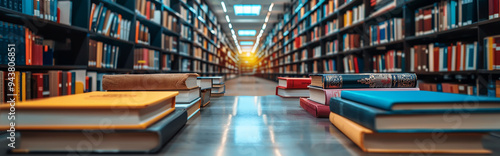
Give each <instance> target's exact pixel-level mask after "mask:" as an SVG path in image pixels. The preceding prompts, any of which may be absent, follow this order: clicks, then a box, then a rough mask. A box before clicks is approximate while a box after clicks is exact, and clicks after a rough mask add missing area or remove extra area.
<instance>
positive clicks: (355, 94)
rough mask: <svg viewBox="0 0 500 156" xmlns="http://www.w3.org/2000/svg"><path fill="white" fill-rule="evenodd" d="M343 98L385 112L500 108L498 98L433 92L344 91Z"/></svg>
mask: <svg viewBox="0 0 500 156" xmlns="http://www.w3.org/2000/svg"><path fill="white" fill-rule="evenodd" d="M443 88H445V86H443ZM443 91H444V89H443ZM341 97H342V98H343V99H347V100H351V101H355V102H359V103H362V104H365V105H369V106H372V107H376V108H379V109H383V110H433V109H434V110H435V109H440V110H441V109H444V110H447V109H451V108H455V107H454V105H455V104H463V106H464V107H466V106H468V105H471V104H474V109H480V108H485V109H486V108H490V109H498V108H500V99H498V98H491V97H482V96H469V95H461V94H452V93H442V92H431V91H404V92H400V91H343V92H342V95H341ZM430 104H432V105H430ZM459 106H460V105H459ZM464 109H467V107H466V108H464ZM469 109H472V108H469Z"/></svg>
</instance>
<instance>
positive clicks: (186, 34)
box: [181, 24, 193, 40]
mask: <svg viewBox="0 0 500 156" xmlns="http://www.w3.org/2000/svg"><path fill="white" fill-rule="evenodd" d="M191 34H193V32H192V31H191V28H190V27H188V26H185V25H184V24H181V37H183V38H185V39H187V40H191V36H192V35H191Z"/></svg>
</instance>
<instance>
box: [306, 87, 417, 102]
mask: <svg viewBox="0 0 500 156" xmlns="http://www.w3.org/2000/svg"><path fill="white" fill-rule="evenodd" d="M349 90H350V91H361V90H369V91H409V90H413V91H415V90H420V89H419V88H359V89H322V88H319V87H314V86H310V87H309V93H310V97H311V98H310V99H311V100H313V101H315V102H318V103H320V104H323V105H327V106H328V105H330V99H331V98H335V97H340V96H341V93H342V91H349Z"/></svg>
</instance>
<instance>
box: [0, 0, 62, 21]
mask: <svg viewBox="0 0 500 156" xmlns="http://www.w3.org/2000/svg"><path fill="white" fill-rule="evenodd" d="M63 3H66V4H68V2H64V1H58V0H51V1H48V0H41V1H38V0H36V1H26V0H3V2H0V6H1V7H4V8H7V9H11V10H14V11H17V12H21V13H24V14H27V15H31V16H35V17H38V18H41V19H45V20H49V21H53V22H57V21H58V20H59V16H60V15H61V12H58V9H59V8H62V7H61V4H63ZM62 6H67V5H62ZM64 13H65V12H64Z"/></svg>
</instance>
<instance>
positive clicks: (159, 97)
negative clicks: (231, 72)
mask: <svg viewBox="0 0 500 156" xmlns="http://www.w3.org/2000/svg"><path fill="white" fill-rule="evenodd" d="M177 95H178V92H172V91H141V92H134V91H127V92H124V91H120V92H91V93H82V94H76V95H67V96H60V97H52V98H45V99H40V100H30V101H25V102H17V103H16V109H15V110H16V112H15V114H12V113H11V111H10V110H11V105H10V104H9V103H7V104H2V105H0V115H2V116H5V118H0V129H3V130H7V132H8V134H9V135H14V136H15V137H19V136H22V137H20V138H18V139H20V140H15V141H16V144H15V146H16V147H15V148H13V149H12V152H15V153H39V152H68V153H72V152H75V153H80V152H89V153H121V152H125V153H129V152H134V153H135V152H139V153H154V152H158V151H159V149H161V147H162V146H164V145H165V144H166V142H167V141H168V140H170V139H171V138H172V137H173V136H174V135H175V134H176V133H177V132H178V131H179V130H180V129H181V128H182V127H183V126H184V125H185V124H186V122H187V113H186V111H185V110H182V109H180V110H176V109H175V107H174V106H175V97H176V96H177ZM61 117H64V118H61ZM14 118H15V123H14V120H9V119H14ZM14 124H15V127H14V126H13V125H14ZM9 130H10V131H9ZM12 130H14V131H12ZM11 132H12V133H11ZM17 133H19V134H17ZM0 136H3V135H0ZM89 136H92V137H90V138H94V136H98V140H94V141H98V144H93V145H95V146H92V148H80V147H81V145H82V143H84V144H92V141H93V139H90V138H89ZM3 140H6V138H4V139H3ZM1 150H2V149H0V152H1Z"/></svg>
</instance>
